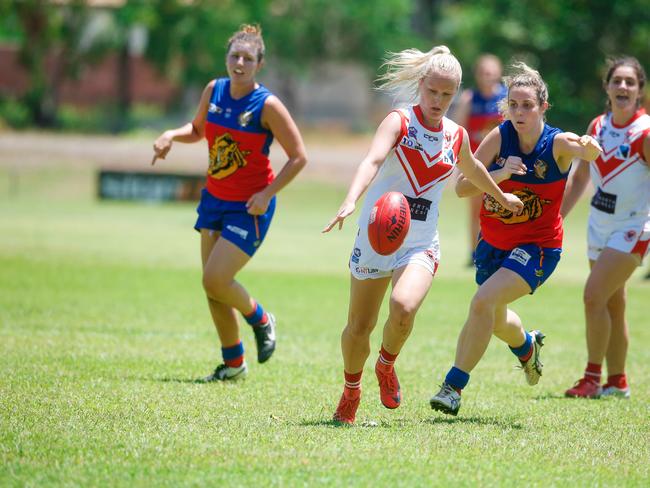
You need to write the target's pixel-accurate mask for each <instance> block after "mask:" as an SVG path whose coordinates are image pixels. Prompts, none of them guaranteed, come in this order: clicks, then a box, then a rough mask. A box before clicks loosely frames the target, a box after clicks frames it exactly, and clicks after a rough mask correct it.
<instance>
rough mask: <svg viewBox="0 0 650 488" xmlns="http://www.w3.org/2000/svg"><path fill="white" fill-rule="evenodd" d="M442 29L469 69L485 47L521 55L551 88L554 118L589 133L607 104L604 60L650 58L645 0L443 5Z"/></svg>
mask: <svg viewBox="0 0 650 488" xmlns="http://www.w3.org/2000/svg"><path fill="white" fill-rule="evenodd" d="M441 12H442V15H441V17H440V19H439V24H438V25H439V31H438V32H439V33H440V36H441V38H442V39H443V40H445V41H446V42H448V43H449V45H450V46H451V47H452V50H453V51H454V52H456V53H457V54H458V56H459V59H460V60H461V61H462V62H463V63H464V68H465V70H466V73H467V74H466V81H465V83H466V84H470V85H471V81H470V73H471V63H472V61H473V60H474V59H476V57H477V56H478V55H479V54H480V53H481V52H484V51H488V52H493V53H494V54H497V55H498V56H500V57H501V58H502V59H503V60H504V61H505V62H509V61H511V60H513V59H517V60H519V59H521V60H524V61H526V62H527V63H529V64H530V65H532V66H534V67H535V68H537V69H538V70H539V71H540V73H541V74H542V76H543V78H544V79H545V81H546V82H547V84H548V85H549V92H550V102H551V105H552V106H553V108H552V109H551V110H550V111H549V113H548V118H549V121H550V122H551V123H553V124H557V125H559V126H560V127H562V128H563V129H565V130H572V131H575V132H578V133H583V132H584V131H585V130H586V127H587V124H588V123H589V121H590V120H591V119H592V118H593V117H594V116H596V115H597V114H598V113H600V112H601V111H602V110H603V109H604V102H605V94H604V92H603V90H602V85H601V80H602V76H603V69H604V65H605V59H606V57H609V56H616V55H620V54H627V55H631V56H635V57H637V58H638V59H639V60H640V61H641V63H644V62H647V60H648V59H650V43H649V42H648V39H650V10H648V8H647V2H646V1H645V0H630V1H626V2H609V1H606V0H597V1H590V2H587V1H584V0H568V1H567V0H533V1H529V2H518V1H515V0H466V1H464V2H462V3H457V4H451V3H450V4H448V5H447V6H446V8H443V9H442V10H441Z"/></svg>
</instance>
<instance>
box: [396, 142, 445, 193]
mask: <svg viewBox="0 0 650 488" xmlns="http://www.w3.org/2000/svg"><path fill="white" fill-rule="evenodd" d="M395 153H396V155H397V158H398V159H399V162H400V163H401V165H402V167H403V168H404V171H405V172H406V176H408V179H409V182H410V183H411V186H412V187H413V191H415V194H416V195H421V194H422V193H424V192H425V191H426V190H428V189H429V188H431V187H432V186H433V185H435V184H436V183H437V182H439V181H442V180H444V179H445V178H448V177H449V176H451V173H452V172H453V171H454V165H453V164H450V163H446V162H445V161H444V160H443V158H442V151H439V152H438V154H436V155H435V156H434V157H433V158H431V157H429V155H428V154H427V153H426V151H418V150H417V149H412V148H410V147H405V146H402V145H401V144H400V145H398V146H397V148H395ZM422 153H424V154H425V155H426V157H427V159H428V162H427V161H425V159H424V157H423V155H422Z"/></svg>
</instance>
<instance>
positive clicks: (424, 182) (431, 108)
mask: <svg viewBox="0 0 650 488" xmlns="http://www.w3.org/2000/svg"><path fill="white" fill-rule="evenodd" d="M386 66H387V72H386V74H385V75H384V76H383V77H381V78H380V81H381V82H382V83H383V84H382V87H383V88H384V89H387V90H391V91H393V92H394V93H396V94H398V93H399V94H400V95H402V96H406V97H407V98H408V99H409V100H410V104H409V105H408V107H406V108H403V109H399V110H393V111H392V112H390V113H389V114H388V115H387V116H386V118H385V119H384V120H383V121H382V122H381V124H380V125H379V127H378V129H377V131H376V133H375V136H374V139H373V141H372V143H371V146H370V149H369V151H368V154H367V155H366V157H365V158H364V159H363V160H362V161H361V164H360V165H359V167H358V169H357V172H356V174H355V176H354V179H353V181H352V184H351V186H350V188H349V190H348V194H347V196H346V197H345V200H344V201H343V203H342V205H341V207H340V208H339V211H338V212H337V214H336V216H335V217H334V218H333V219H332V220H331V221H330V222H329V224H328V225H327V226H326V227H325V229H324V232H329V231H330V230H331V229H332V228H334V227H335V226H337V225H338V227H339V228H341V226H342V224H343V221H344V220H345V219H346V218H347V217H348V216H350V215H351V214H352V213H353V212H354V210H355V206H356V202H357V200H358V199H359V198H360V197H361V195H362V194H363V193H364V192H365V191H366V190H368V192H367V195H366V198H365V203H364V206H363V208H362V209H361V213H360V217H359V233H358V236H357V239H356V241H355V243H354V247H353V251H352V254H351V256H350V261H349V267H350V272H351V275H352V276H351V286H350V304H349V313H348V323H347V325H346V327H345V329H344V330H343V334H342V336H341V349H342V353H343V369H344V378H345V384H344V388H343V394H342V395H341V399H340V401H339V404H338V407H337V409H336V412H335V413H334V420H335V421H337V422H340V423H345V424H353V423H354V421H355V418H356V412H357V409H358V407H359V401H360V398H361V375H362V372H363V367H364V364H365V362H366V359H367V358H368V355H369V354H370V333H371V332H372V330H373V329H374V328H375V325H376V323H377V318H378V314H379V308H380V305H381V302H382V300H383V298H384V295H385V293H386V290H387V289H388V286H389V285H391V284H392V291H391V294H390V306H389V315H388V319H387V320H386V324H385V325H384V330H383V341H382V346H381V350H380V353H379V357H378V359H377V362H376V365H375V373H376V376H377V379H378V381H379V392H380V399H381V402H382V404H383V405H384V406H385V407H386V408H390V409H393V408H397V407H399V405H400V402H401V391H400V385H399V381H398V379H397V375H396V373H395V368H394V363H395V360H396V358H397V356H398V354H399V353H400V351H401V349H402V346H403V345H404V342H405V341H406V339H407V338H408V336H409V334H410V332H411V329H412V327H413V323H414V320H415V315H416V313H417V311H418V309H419V307H420V305H421V304H422V301H423V300H424V297H425V296H426V294H427V292H428V290H429V287H430V286H431V283H432V280H433V277H434V275H435V272H436V268H437V267H438V261H439V259H440V252H439V244H438V231H437V222H438V203H439V201H440V197H441V193H442V189H443V187H444V185H445V184H446V183H447V181H448V178H449V176H450V175H451V174H452V172H453V170H454V167H455V166H456V165H458V167H459V168H460V169H461V170H462V171H463V172H464V174H465V175H467V177H468V178H470V179H471V180H472V181H473V182H474V183H475V184H476V185H477V186H478V187H479V188H481V189H482V190H483V191H485V192H487V193H489V194H490V195H492V197H493V198H494V199H495V201H497V202H499V204H500V205H503V206H504V207H505V208H508V209H509V210H510V211H512V212H514V213H518V212H519V211H520V210H521V209H522V207H523V205H522V203H521V201H520V200H519V199H518V198H517V197H515V196H513V195H510V194H504V193H503V192H502V191H501V190H500V189H499V188H498V187H497V186H496V184H495V183H494V181H493V180H492V179H491V178H490V177H489V176H488V174H487V171H486V170H485V168H484V166H483V165H481V164H480V162H479V161H477V160H476V159H474V157H473V156H472V152H471V150H470V145H469V139H468V136H467V131H466V130H465V129H464V128H462V127H461V126H459V125H457V124H456V123H454V122H453V121H451V120H450V119H448V118H446V117H445V113H446V112H447V109H448V108H449V105H450V103H451V101H452V99H453V98H454V95H455V94H456V92H457V90H458V87H459V85H460V82H461V77H462V72H461V67H460V64H459V63H458V60H457V59H456V58H455V57H454V56H453V55H452V54H451V53H450V52H449V49H448V48H447V47H445V46H437V47H434V48H433V49H431V50H430V51H428V52H420V51H419V50H417V49H409V50H406V51H402V52H400V53H397V54H393V55H392V56H391V57H390V58H389V59H388V61H387V63H386ZM387 191H398V192H401V193H403V194H404V195H405V196H406V198H407V200H408V201H409V203H410V207H411V228H410V231H409V234H408V236H407V238H406V240H405V242H404V244H403V245H402V247H401V248H400V249H399V250H397V251H396V252H395V253H393V254H391V255H389V256H381V255H379V254H377V253H375V252H374V251H373V249H372V248H371V246H370V244H369V242H368V235H367V222H368V216H369V213H370V210H371V208H372V206H373V204H374V202H375V201H376V200H377V199H378V198H379V197H380V196H381V195H382V194H384V193H385V192H387Z"/></svg>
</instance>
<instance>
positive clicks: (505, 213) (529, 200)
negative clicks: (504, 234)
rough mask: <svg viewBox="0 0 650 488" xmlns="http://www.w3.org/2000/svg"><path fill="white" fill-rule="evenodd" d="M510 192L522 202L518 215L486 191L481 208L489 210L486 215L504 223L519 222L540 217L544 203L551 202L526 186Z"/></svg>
mask: <svg viewBox="0 0 650 488" xmlns="http://www.w3.org/2000/svg"><path fill="white" fill-rule="evenodd" d="M512 193H513V195H516V196H518V197H519V199H520V200H521V201H522V203H523V204H524V209H523V211H522V212H521V214H520V215H515V214H513V213H512V212H511V211H510V210H507V209H505V208H504V207H502V206H501V204H500V203H499V202H497V201H496V200H495V199H494V197H492V196H491V195H488V194H487V193H486V194H485V195H484V196H483V208H484V209H485V210H486V211H488V212H490V215H487V217H490V218H493V219H497V220H499V221H501V222H503V223H504V224H521V223H522V222H528V221H529V220H535V219H536V218H538V217H540V216H541V215H542V212H543V207H544V205H548V204H549V203H551V201H550V200H546V199H543V198H541V197H540V196H539V195H538V194H537V193H535V192H534V191H533V190H531V189H530V188H528V187H525V188H523V189H521V190H514V191H513V192H512Z"/></svg>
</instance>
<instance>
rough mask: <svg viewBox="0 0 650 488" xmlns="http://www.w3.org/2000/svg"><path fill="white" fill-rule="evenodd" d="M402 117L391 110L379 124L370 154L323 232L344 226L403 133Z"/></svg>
mask: <svg viewBox="0 0 650 488" xmlns="http://www.w3.org/2000/svg"><path fill="white" fill-rule="evenodd" d="M401 127H402V119H401V116H400V115H399V113H397V112H391V113H389V114H388V115H387V116H386V118H385V119H384V120H383V121H382V122H381V124H379V127H378V128H377V131H376V132H375V136H374V137H373V139H372V143H371V144H370V149H369V150H368V154H366V157H365V158H363V160H362V161H361V164H359V167H358V168H357V171H356V173H355V175H354V178H353V179H352V184H351V185H350V189H349V190H348V194H347V195H346V197H345V199H344V200H343V203H342V204H341V206H340V207H339V210H338V212H337V213H336V215H335V216H334V218H333V219H332V220H330V221H329V223H328V224H327V225H326V226H325V228H324V229H323V232H329V231H330V230H332V229H333V228H334V226H335V225H337V224H338V226H339V230H340V229H341V228H342V227H343V221H344V220H345V218H346V217H347V216H349V215H351V214H352V213H354V210H355V208H356V203H357V200H359V198H360V197H361V195H363V192H365V191H366V189H367V188H368V186H369V185H370V183H371V182H372V180H373V179H374V177H375V176H376V175H377V172H378V171H379V168H380V167H381V165H382V164H383V162H384V160H385V159H386V157H387V156H388V153H390V151H391V150H392V149H393V146H394V145H395V142H396V141H397V138H398V137H399V135H400V133H401Z"/></svg>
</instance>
